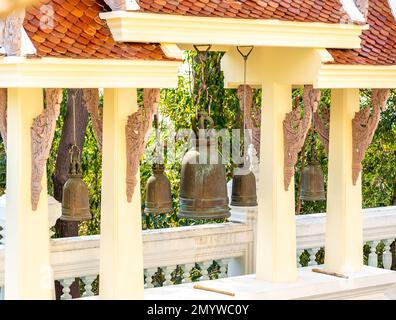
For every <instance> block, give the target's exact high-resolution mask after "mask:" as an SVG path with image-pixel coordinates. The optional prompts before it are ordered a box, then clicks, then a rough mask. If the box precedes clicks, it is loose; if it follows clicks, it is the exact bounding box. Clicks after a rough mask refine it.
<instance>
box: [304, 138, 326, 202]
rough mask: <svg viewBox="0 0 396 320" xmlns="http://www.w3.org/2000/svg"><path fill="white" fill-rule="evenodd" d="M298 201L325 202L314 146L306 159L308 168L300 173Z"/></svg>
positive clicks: (322, 178)
mask: <svg viewBox="0 0 396 320" xmlns="http://www.w3.org/2000/svg"><path fill="white" fill-rule="evenodd" d="M312 143H314V142H312ZM300 199H301V200H304V201H320V200H326V193H325V189H324V177H323V171H322V168H321V166H320V163H319V161H318V159H317V158H316V152H315V150H314V146H312V150H311V156H310V158H309V159H308V166H307V167H306V168H305V169H304V171H303V173H302V185H301V196H300Z"/></svg>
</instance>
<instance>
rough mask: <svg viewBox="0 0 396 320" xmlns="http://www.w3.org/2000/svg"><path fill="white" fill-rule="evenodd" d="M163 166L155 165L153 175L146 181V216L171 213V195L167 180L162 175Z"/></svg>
mask: <svg viewBox="0 0 396 320" xmlns="http://www.w3.org/2000/svg"><path fill="white" fill-rule="evenodd" d="M164 169H165V166H164V165H163V164H157V163H155V164H154V165H153V175H152V176H151V177H150V178H149V179H148V181H147V186H146V203H145V209H144V212H145V213H146V214H149V213H153V214H163V213H169V212H172V211H173V206H172V193H171V185H170V182H169V179H168V178H167V177H166V176H165V174H164Z"/></svg>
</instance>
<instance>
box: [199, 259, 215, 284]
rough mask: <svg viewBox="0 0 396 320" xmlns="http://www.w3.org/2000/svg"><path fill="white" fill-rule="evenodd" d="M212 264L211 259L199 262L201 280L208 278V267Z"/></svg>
mask: <svg viewBox="0 0 396 320" xmlns="http://www.w3.org/2000/svg"><path fill="white" fill-rule="evenodd" d="M212 264H213V261H205V262H201V263H199V267H200V268H201V278H200V280H202V281H205V280H210V277H209V270H208V269H209V267H210V266H211V265H212Z"/></svg>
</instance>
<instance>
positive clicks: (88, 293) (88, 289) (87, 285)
mask: <svg viewBox="0 0 396 320" xmlns="http://www.w3.org/2000/svg"><path fill="white" fill-rule="evenodd" d="M97 277H98V276H96V275H95V276H86V277H82V278H81V280H82V282H83V283H84V294H83V297H92V296H94V295H95V293H94V292H93V291H92V284H93V283H94V281H95V280H96V278H97Z"/></svg>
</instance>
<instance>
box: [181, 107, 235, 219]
mask: <svg viewBox="0 0 396 320" xmlns="http://www.w3.org/2000/svg"><path fill="white" fill-rule="evenodd" d="M205 121H208V122H209V125H210V127H211V129H213V127H214V124H213V119H212V118H210V117H209V116H208V115H207V114H206V113H201V114H200V118H199V123H200V125H199V127H200V129H204V122H205ZM193 128H194V131H195V132H196V134H197V137H198V128H197V125H196V121H193ZM211 143H212V142H211V139H209V138H204V139H202V140H201V141H200V139H199V138H198V139H197V140H196V141H195V143H194V144H193V147H192V148H191V149H190V150H189V151H188V152H187V153H186V154H185V156H184V158H183V162H182V169H181V178H180V179H181V182H180V210H179V216H180V217H182V218H190V219H221V218H228V217H230V208H229V207H228V203H229V199H228V195H227V185H226V172H225V166H224V165H223V163H222V157H221V155H220V154H219V153H218V152H217V151H215V150H214V148H210V146H211ZM200 159H206V160H207V161H206V163H200ZM210 159H217V162H216V163H215V164H211V163H210Z"/></svg>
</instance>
